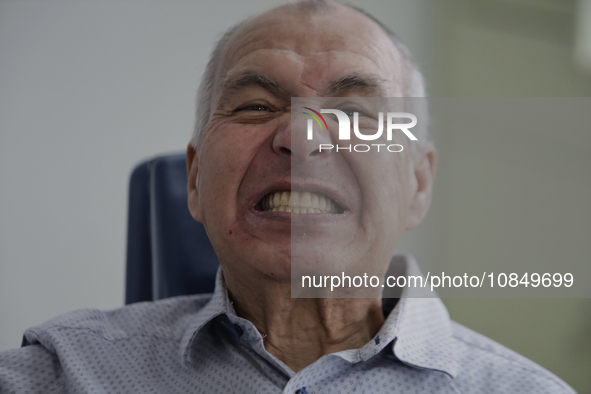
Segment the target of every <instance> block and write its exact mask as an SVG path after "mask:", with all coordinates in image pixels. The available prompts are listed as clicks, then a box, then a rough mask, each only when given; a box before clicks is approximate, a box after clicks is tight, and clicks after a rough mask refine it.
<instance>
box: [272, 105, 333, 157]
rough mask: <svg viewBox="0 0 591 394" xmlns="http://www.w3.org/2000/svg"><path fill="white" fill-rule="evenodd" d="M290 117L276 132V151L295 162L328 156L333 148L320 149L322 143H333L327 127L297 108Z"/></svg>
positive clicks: (274, 144)
mask: <svg viewBox="0 0 591 394" xmlns="http://www.w3.org/2000/svg"><path fill="white" fill-rule="evenodd" d="M290 118H291V119H288V120H287V121H286V122H285V123H284V124H283V125H282V126H281V127H280V129H279V130H277V133H276V134H275V137H274V139H273V150H274V151H275V153H277V154H279V155H282V156H289V157H290V159H291V161H292V163H294V164H295V163H297V164H306V163H311V162H313V161H317V160H322V159H325V158H327V157H328V156H329V155H330V152H331V151H332V150H331V149H326V147H325V148H324V149H320V146H321V144H329V145H330V144H332V142H331V141H332V140H331V135H330V133H329V132H328V130H326V127H322V129H321V127H320V126H319V125H318V124H317V123H316V122H312V118H311V117H310V116H307V115H305V114H303V113H298V112H297V111H295V110H294V111H292V112H291V117H290ZM310 123H311V124H310ZM310 129H311V132H310ZM310 137H311V139H310Z"/></svg>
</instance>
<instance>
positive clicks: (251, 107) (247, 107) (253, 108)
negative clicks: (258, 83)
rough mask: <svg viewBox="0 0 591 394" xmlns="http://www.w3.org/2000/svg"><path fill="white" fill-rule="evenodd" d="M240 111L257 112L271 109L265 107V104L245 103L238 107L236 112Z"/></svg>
mask: <svg viewBox="0 0 591 394" xmlns="http://www.w3.org/2000/svg"><path fill="white" fill-rule="evenodd" d="M238 111H257V112H261V111H270V109H269V108H268V107H265V106H264V105H258V104H256V105H245V106H243V107H239V108H237V109H236V112H238Z"/></svg>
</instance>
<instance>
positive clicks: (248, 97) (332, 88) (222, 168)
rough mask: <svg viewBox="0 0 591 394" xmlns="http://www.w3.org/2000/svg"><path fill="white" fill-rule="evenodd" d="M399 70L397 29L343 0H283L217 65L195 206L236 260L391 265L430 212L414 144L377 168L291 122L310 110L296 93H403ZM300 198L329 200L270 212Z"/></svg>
mask: <svg viewBox="0 0 591 394" xmlns="http://www.w3.org/2000/svg"><path fill="white" fill-rule="evenodd" d="M400 70H401V59H400V57H399V54H398V52H397V50H396V49H395V48H394V46H393V44H392V43H391V41H390V40H389V38H388V37H387V36H386V34H385V33H384V32H383V31H382V30H381V29H380V28H379V27H378V26H377V25H375V24H374V23H373V22H371V21H370V20H369V19H367V18H365V17H364V16H362V15H360V14H359V13H357V12H355V11H353V10H351V9H349V8H346V7H343V6H337V7H336V8H335V9H331V10H327V11H320V12H316V13H309V12H303V11H298V10H296V9H294V8H288V7H285V8H280V9H277V10H274V11H272V12H270V13H267V14H264V15H262V16H261V17H259V18H257V19H256V20H255V21H253V22H251V23H250V24H248V26H247V27H246V28H245V29H244V30H242V31H241V32H240V34H238V37H236V38H235V39H234V40H233V42H232V43H231V44H230V45H229V48H228V51H227V55H226V57H225V59H224V62H223V64H222V66H221V68H220V70H218V84H217V87H216V89H215V90H214V95H213V96H214V97H213V106H212V114H211V119H210V122H209V124H208V125H207V128H206V130H204V131H203V135H202V140H201V145H200V147H199V148H198V150H197V152H195V151H193V150H192V149H191V148H189V165H190V173H189V207H190V209H191V213H192V214H193V216H194V218H195V219H196V220H198V221H200V222H202V223H203V224H204V225H205V228H206V230H207V233H208V235H209V237H210V239H211V241H212V244H213V246H214V248H215V250H216V252H217V253H218V256H219V258H220V261H221V262H222V265H224V269H225V270H228V269H229V270H232V271H233V272H239V273H242V274H245V275H250V274H252V273H253V272H256V273H258V274H261V275H265V276H267V277H271V278H275V279H278V280H289V278H290V275H291V269H290V268H291V263H292V258H298V259H303V260H306V261H307V262H308V263H311V264H316V265H321V264H333V263H335V262H338V263H339V264H342V267H343V270H344V271H347V269H348V268H350V267H352V266H354V265H355V264H358V263H360V262H365V263H367V262H368V261H375V262H376V264H378V265H379V266H381V267H383V269H384V270H385V268H386V266H387V262H388V261H389V258H390V256H391V255H392V253H393V249H394V245H395V242H396V240H397V239H398V237H399V235H400V233H401V232H402V231H404V229H405V228H408V227H414V226H415V225H416V224H418V222H419V221H420V219H421V218H422V215H424V212H422V210H417V209H416V207H415V205H416V198H417V190H418V189H420V187H419V186H418V183H420V182H417V177H416V176H415V173H414V164H413V159H412V158H411V152H410V149H407V150H405V153H404V154H392V153H391V154H388V156H387V157H384V156H383V155H382V156H381V157H380V160H382V164H383V165H380V166H377V167H376V166H375V161H374V165H371V160H367V159H364V160H361V159H359V158H358V157H359V156H356V155H354V154H347V153H344V154H343V153H336V152H334V151H330V152H327V153H324V152H323V153H320V152H318V140H315V141H308V140H307V139H306V138H305V137H306V133H305V130H303V129H298V130H295V129H292V124H291V120H292V111H297V110H299V108H298V109H296V108H291V98H292V97H310V98H318V97H359V96H367V97H374V96H382V97H400V96H401V95H402V89H401V87H402V86H403V84H402V78H403V76H402V75H401V72H400ZM293 113H295V112H293ZM325 138H330V137H326V136H325ZM393 142H394V143H395V142H398V141H393ZM400 143H403V142H400ZM404 144H405V145H406V147H407V148H408V144H406V143H404ZM415 161H416V160H415ZM290 191H291V192H292V193H291V195H290V194H289V192H290ZM284 192H287V193H284ZM296 192H297V196H296ZM306 193H310V194H306ZM290 196H291V198H292V201H291V202H290V205H294V203H293V199H294V198H299V199H307V198H310V199H311V200H312V199H316V198H318V199H319V201H320V204H322V200H323V199H324V200H325V201H326V204H327V205H326V206H325V208H324V209H321V210H320V212H318V211H315V213H306V214H302V213H299V214H297V213H294V212H282V211H272V210H271V205H272V204H271V205H270V204H269V202H270V201H273V200H275V202H277V199H281V198H283V199H285V198H287V199H289V198H290ZM331 205H332V206H333V208H328V206H331ZM427 206H428V202H427ZM419 211H421V212H419ZM424 211H425V212H426V209H425V210H424Z"/></svg>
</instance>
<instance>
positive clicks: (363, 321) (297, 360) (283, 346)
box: [224, 270, 385, 372]
mask: <svg viewBox="0 0 591 394" xmlns="http://www.w3.org/2000/svg"><path fill="white" fill-rule="evenodd" d="M224 277H225V280H226V284H227V287H228V292H229V295H230V299H231V300H232V302H233V305H234V308H235V310H236V313H237V314H238V316H240V317H242V318H245V319H247V320H249V321H251V322H252V323H253V324H254V325H255V327H256V328H257V329H258V330H259V332H260V333H261V334H262V335H263V336H264V343H265V348H266V349H267V351H268V352H269V353H271V354H273V355H274V356H275V357H277V358H278V359H279V360H281V361H282V362H283V363H284V364H286V365H287V366H288V367H289V368H291V369H292V370H293V371H294V372H298V371H300V370H302V369H304V368H305V367H307V366H308V365H310V364H312V363H313V362H315V361H316V360H318V359H319V358H320V357H322V356H324V355H326V354H330V353H335V352H339V351H342V350H347V349H358V348H361V347H362V346H364V345H365V344H366V343H367V342H368V341H370V340H371V339H372V338H373V337H374V336H375V334H376V333H377V332H378V331H379V329H380V327H381V326H382V325H383V323H384V320H385V319H384V314H383V312H382V300H381V299H380V298H291V284H290V282H289V281H276V280H273V279H270V278H268V277H264V276H261V277H257V278H252V280H251V278H250V277H249V280H248V281H245V280H243V278H244V277H243V276H242V275H232V272H226V270H224ZM241 277H242V280H241Z"/></svg>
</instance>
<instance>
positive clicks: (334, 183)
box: [0, 1, 572, 393]
mask: <svg viewBox="0 0 591 394" xmlns="http://www.w3.org/2000/svg"><path fill="white" fill-rule="evenodd" d="M423 95H424V93H423V84H422V78H421V75H420V73H419V71H418V70H417V68H416V66H415V65H414V63H413V62H412V59H411V58H410V55H409V53H408V51H407V50H406V49H405V47H404V46H403V45H402V44H401V43H400V42H399V41H398V40H397V39H396V37H395V36H394V35H393V34H392V33H391V32H390V31H389V30H388V29H387V28H385V27H384V26H382V25H381V24H379V22H377V21H376V20H375V19H373V18H372V17H370V16H368V15H367V14H365V13H364V12H362V11H359V10H356V9H353V8H351V7H348V6H344V5H341V4H338V3H333V2H330V1H301V2H296V3H290V4H287V5H284V6H281V7H278V8H275V9H273V10H271V11H269V12H267V13H265V14H262V15H260V16H258V17H257V18H254V19H252V20H249V21H247V22H244V23H242V24H240V25H238V26H236V27H234V28H233V29H231V30H229V31H228V32H227V33H226V34H225V35H224V36H223V38H222V39H221V40H220V42H219V43H218V45H217V47H216V48H215V49H214V51H213V54H212V57H211V61H210V62H209V64H208V67H207V71H206V73H205V75H204V79H203V82H202V85H201V89H200V94H199V103H198V106H199V108H198V117H197V126H196V131H195V135H194V137H193V140H192V142H191V144H190V145H189V148H188V150H187V166H188V173H189V184H188V189H189V202H188V203H189V208H190V211H191V214H192V215H193V217H194V218H195V220H197V221H200V222H202V223H203V224H204V225H205V228H206V230H207V233H208V235H209V237H210V239H211V242H212V244H213V245H214V248H215V250H216V252H217V254H218V256H219V260H220V262H221V265H222V269H221V270H220V272H219V273H218V277H217V282H216V289H215V292H214V294H213V295H207V296H192V297H180V298H175V299H168V300H163V301H158V302H155V303H142V304H135V305H131V306H127V307H125V308H122V309H119V310H115V311H111V312H100V311H94V310H85V311H77V312H73V313H71V314H67V315H64V316H61V317H58V318H56V319H54V320H51V321H49V322H47V323H45V324H43V325H41V326H39V327H36V328H33V329H30V330H28V331H27V332H26V334H25V339H24V345H26V346H24V347H23V348H21V349H18V350H14V351H9V352H5V353H4V354H2V355H0V391H2V392H3V393H4V392H14V393H20V392H142V393H145V392H158V393H172V392H175V393H181V392H182V393H189V392H195V393H274V392H285V393H329V392H333V393H349V392H365V393H386V392H405V393H407V392H413V393H422V392H425V393H428V392H433V393H434V392H442V393H443V392H445V393H452V392H453V393H460V392H462V393H513V392H524V393H525V392H527V393H530V392H540V393H542V392H545V393H570V392H572V389H570V388H569V387H568V385H566V384H565V383H563V382H562V381H560V380H559V379H558V378H557V377H555V376H554V375H552V374H551V373H549V372H547V371H545V370H544V369H542V368H541V367H539V366H537V365H535V364H534V363H532V362H530V361H528V360H526V359H524V358H523V357H520V356H519V355H517V354H515V353H514V352H512V351H510V350H508V349H506V348H504V347H502V346H500V345H498V344H496V343H494V342H493V341H491V340H488V339H486V338H484V337H482V336H480V335H478V334H476V333H474V332H471V331H470V330H468V329H466V328H464V327H461V326H460V325H458V324H456V323H453V322H451V321H450V320H449V316H448V314H447V312H446V310H445V307H444V306H443V304H442V303H441V301H440V300H439V299H437V298H401V299H400V300H396V299H390V300H384V302H382V299H381V298H380V297H379V296H374V297H369V298H292V293H291V291H292V287H291V280H292V268H293V267H292V264H293V263H294V259H296V257H297V258H298V259H300V260H302V261H304V264H309V263H310V262H312V263H317V264H320V265H322V264H323V263H327V264H329V263H330V264H334V262H338V263H341V262H347V264H349V266H348V267H349V268H351V269H353V268H354V266H355V264H356V263H361V262H363V263H364V264H369V266H372V267H377V268H375V269H376V272H379V273H380V274H385V272H386V269H387V267H388V263H389V261H390V258H391V256H392V254H393V248H394V244H395V241H396V240H397V239H398V237H399V235H400V234H401V233H402V232H403V231H404V230H406V229H411V228H414V227H416V226H417V225H418V224H419V223H420V222H421V220H422V219H423V217H424V216H425V214H426V212H427V210H428V207H429V204H430V198H431V187H432V183H433V177H434V172H435V160H436V154H435V149H434V147H433V145H432V144H430V143H429V142H427V141H426V139H425V138H424V137H425V135H421V138H420V140H421V143H420V144H418V145H415V146H413V147H412V148H411V149H406V150H403V152H404V154H394V155H389V156H387V159H386V160H388V163H389V164H390V165H389V166H382V167H380V169H375V168H374V170H375V171H378V173H373V172H372V174H373V175H375V178H377V179H380V182H375V180H374V181H373V182H372V181H371V179H370V180H367V178H372V177H371V176H369V177H368V175H367V174H368V172H367V170H368V168H367V163H366V162H363V161H359V159H357V158H354V157H353V156H352V155H351V154H349V155H348V154H347V152H336V151H335V150H330V149H329V150H325V151H324V152H321V151H320V150H319V149H318V141H313V140H308V139H306V138H303V137H299V135H300V134H302V133H304V130H298V132H299V131H301V132H302V133H300V134H298V136H295V135H292V132H293V133H294V134H295V133H296V130H294V128H293V127H292V125H291V121H292V117H293V116H295V115H293V114H294V112H293V111H294V108H292V101H291V100H292V97H306V98H310V100H315V99H318V98H322V97H328V98H330V97H333V98H334V97H356V98H359V97H361V98H363V97H413V96H423ZM321 138H325V139H327V138H328V141H330V136H329V135H327V134H324V135H322V136H321ZM397 138H398V137H397ZM401 138H404V136H402V137H401ZM399 142H400V146H402V147H409V144H408V141H404V142H403V141H402V140H401V139H400V140H399ZM349 153H350V152H349ZM308 199H309V200H310V202H309V203H308V202H307V200H308ZM283 200H285V201H283ZM316 200H317V203H312V201H316ZM314 204H318V205H314ZM312 206H314V210H313V211H310V212H311V213H312V214H307V215H302V213H301V212H302V210H303V209H306V211H308V208H309V207H312ZM281 207H283V208H281ZM297 212H300V213H299V214H298V213H297ZM302 228H303V229H306V231H309V233H307V234H309V236H308V237H307V238H305V235H306V233H305V232H303V231H301V230H302ZM384 240H386V241H384ZM296 249H297V253H296V252H295V250H296ZM296 255H297V256H296ZM407 260H408V259H406V260H405V259H404V258H397V260H396V262H398V264H399V265H400V264H409V267H410V265H412V264H411V262H410V261H407ZM345 265H346V264H345ZM409 267H407V269H410V268H409Z"/></svg>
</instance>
